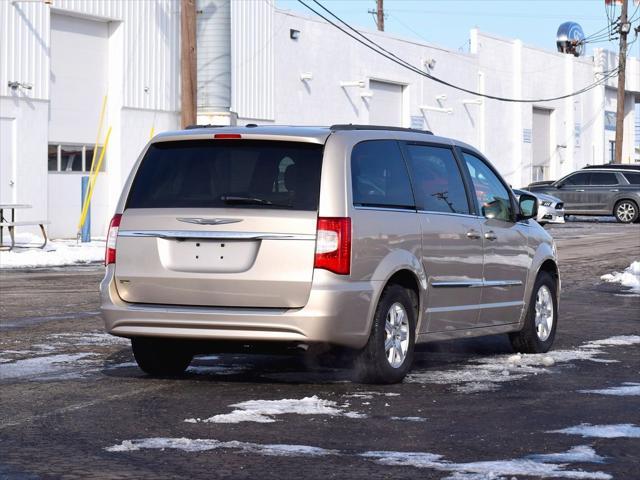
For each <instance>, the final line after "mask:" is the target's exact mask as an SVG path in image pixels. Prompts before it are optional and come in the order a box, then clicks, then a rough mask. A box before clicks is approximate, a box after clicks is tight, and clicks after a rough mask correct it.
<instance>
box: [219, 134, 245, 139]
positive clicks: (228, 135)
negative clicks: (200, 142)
mask: <svg viewBox="0 0 640 480" xmlns="http://www.w3.org/2000/svg"><path fill="white" fill-rule="evenodd" d="M213 138H218V139H225V138H226V139H230V138H242V135H240V134H239V133H216V134H215V135H214V136H213Z"/></svg>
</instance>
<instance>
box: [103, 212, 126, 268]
mask: <svg viewBox="0 0 640 480" xmlns="http://www.w3.org/2000/svg"><path fill="white" fill-rule="evenodd" d="M121 218H122V215H120V214H119V213H117V214H115V215H114V216H113V218H112V219H111V223H110V224H109V233H108V234H107V250H106V251H105V254H104V264H105V266H106V265H110V264H112V263H116V239H117V238H118V229H119V228H120V219H121Z"/></svg>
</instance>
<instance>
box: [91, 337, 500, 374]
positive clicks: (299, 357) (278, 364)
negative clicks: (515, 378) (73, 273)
mask: <svg viewBox="0 0 640 480" xmlns="http://www.w3.org/2000/svg"><path fill="white" fill-rule="evenodd" d="M509 353H512V349H511V345H510V344H509V340H508V338H507V336H506V335H497V336H489V337H479V338H471V339H462V340H451V341H442V342H433V343H428V344H423V345H418V346H417V347H416V353H415V357H414V366H413V370H412V371H413V372H417V371H430V370H439V369H443V368H455V367H456V366H462V365H463V364H465V363H466V362H467V361H469V360H470V359H472V358H478V357H483V356H493V355H499V354H509ZM101 373H102V374H103V375H105V376H108V377H115V378H128V379H132V378H140V379H156V378H158V377H152V376H149V375H147V374H145V373H144V372H143V371H142V370H140V369H139V368H138V366H137V364H136V363H135V360H134V358H133V355H132V353H131V350H130V349H128V348H125V349H122V350H119V351H118V352H114V353H113V354H111V355H110V356H109V357H107V358H106V359H105V361H104V364H103V368H102V371H101ZM163 378H172V379H175V380H192V381H193V380H195V381H215V382H228V383H282V384H294V383H295V384H318V383H320V384H322V383H328V384H330V383H350V382H353V383H358V382H357V378H356V374H355V369H354V365H353V360H352V358H349V357H348V356H334V357H331V358H327V357H324V356H322V355H321V356H318V355H316V354H312V353H307V352H304V351H301V352H293V353H291V352H289V353H285V354H283V353H280V354H268V353H219V354H202V355H196V356H195V357H194V359H193V361H192V362H191V365H190V366H189V368H188V369H187V370H186V372H185V373H183V374H181V375H177V376H173V377H163Z"/></svg>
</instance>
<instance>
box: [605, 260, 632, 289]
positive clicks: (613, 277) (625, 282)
mask: <svg viewBox="0 0 640 480" xmlns="http://www.w3.org/2000/svg"><path fill="white" fill-rule="evenodd" d="M600 280H604V281H605V282H608V283H619V284H620V285H622V286H623V287H627V288H628V289H629V290H630V291H632V292H634V293H640V260H637V261H635V262H633V263H632V264H631V265H629V266H628V267H627V268H625V269H624V271H623V272H613V273H607V274H606V275H602V276H601V277H600Z"/></svg>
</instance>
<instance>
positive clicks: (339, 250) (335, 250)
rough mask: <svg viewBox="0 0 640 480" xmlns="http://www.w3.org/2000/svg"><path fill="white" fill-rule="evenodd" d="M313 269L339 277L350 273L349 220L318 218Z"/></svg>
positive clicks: (342, 218) (346, 218)
mask: <svg viewBox="0 0 640 480" xmlns="http://www.w3.org/2000/svg"><path fill="white" fill-rule="evenodd" d="M314 267H315V268H322V269H324V270H329V271H330V272H334V273H338V274H340V275H349V273H350V272H351V219H350V218H348V217H320V218H318V237H317V240H316V259H315V264H314Z"/></svg>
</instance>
